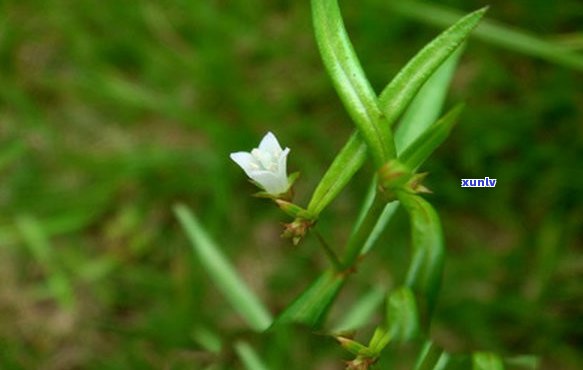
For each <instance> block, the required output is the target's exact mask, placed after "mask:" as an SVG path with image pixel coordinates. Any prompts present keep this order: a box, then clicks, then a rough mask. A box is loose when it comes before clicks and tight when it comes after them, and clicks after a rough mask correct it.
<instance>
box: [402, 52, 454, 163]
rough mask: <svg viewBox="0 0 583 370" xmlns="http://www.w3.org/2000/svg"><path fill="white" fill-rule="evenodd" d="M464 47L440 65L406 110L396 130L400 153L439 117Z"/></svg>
mask: <svg viewBox="0 0 583 370" xmlns="http://www.w3.org/2000/svg"><path fill="white" fill-rule="evenodd" d="M462 51H463V46H460V47H458V48H457V50H456V51H455V52H454V53H453V54H451V55H450V56H449V57H448V58H447V59H446V60H445V62H443V64H442V65H441V66H439V68H437V70H436V71H435V72H434V73H433V75H432V76H431V77H430V78H429V79H428V80H427V82H425V84H424V85H423V87H421V89H420V90H419V92H418V93H417V95H416V96H415V98H414V99H413V100H412V101H411V104H410V105H409V107H407V110H406V111H405V113H403V118H402V119H401V120H400V122H399V126H398V127H397V129H396V131H395V146H396V148H397V154H398V155H400V154H401V153H402V152H403V151H404V150H405V149H406V148H407V147H408V146H409V145H410V144H411V143H413V142H414V141H415V140H416V139H417V138H418V137H419V136H420V135H421V134H423V133H424V132H425V130H427V129H428V128H429V127H430V126H431V125H432V124H433V123H435V121H437V119H438V118H439V115H440V113H441V111H442V107H443V103H444V101H445V97H446V95H447V91H448V90H449V87H450V84H451V81H452V79H453V76H454V74H455V70H456V67H457V65H458V63H459V60H460V57H461V55H462Z"/></svg>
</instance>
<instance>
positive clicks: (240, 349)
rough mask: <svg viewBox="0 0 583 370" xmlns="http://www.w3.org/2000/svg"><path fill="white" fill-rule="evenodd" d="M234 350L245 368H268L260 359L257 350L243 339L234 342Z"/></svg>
mask: <svg viewBox="0 0 583 370" xmlns="http://www.w3.org/2000/svg"><path fill="white" fill-rule="evenodd" d="M235 351H236V352H237V355H238V356H239V358H240V359H241V362H242V363H243V366H244V367H245V369H247V370H268V367H267V366H266V365H265V363H264V362H263V361H262V360H261V358H260V357H259V355H257V352H255V350H254V349H253V347H251V346H250V345H249V343H247V342H245V341H237V342H236V343H235Z"/></svg>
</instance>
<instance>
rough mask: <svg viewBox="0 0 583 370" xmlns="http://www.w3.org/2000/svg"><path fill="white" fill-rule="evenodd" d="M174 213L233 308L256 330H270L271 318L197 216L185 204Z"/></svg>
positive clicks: (178, 206) (176, 208)
mask: <svg viewBox="0 0 583 370" xmlns="http://www.w3.org/2000/svg"><path fill="white" fill-rule="evenodd" d="M174 212H175V214H176V217H177V218H178V220H179V221H180V223H181V225H182V227H183V228H184V231H186V234H187V236H188V238H189V239H190V241H191V243H192V246H193V248H194V252H195V253H196V255H197V256H198V258H199V259H200V261H201V263H202V266H203V267H204V268H205V270H206V271H207V273H208V274H209V276H210V278H211V279H212V280H213V282H214V283H215V284H216V286H217V288H218V289H219V290H220V291H221V292H222V293H223V295H224V296H225V298H226V299H227V300H228V301H229V303H230V304H231V306H232V307H233V308H234V309H235V310H236V311H237V312H239V314H240V315H241V316H242V317H243V318H244V319H245V321H247V323H248V324H249V326H250V327H251V328H253V329H254V330H257V331H262V330H265V329H267V328H268V327H269V326H270V325H271V323H272V318H271V315H270V314H269V312H268V311H267V309H266V308H265V306H263V304H262V303H261V301H260V300H259V298H257V296H255V294H253V292H252V291H251V290H250V289H249V287H248V286H247V284H245V282H244V280H243V279H242V278H241V277H240V276H239V275H238V274H237V272H236V271H235V269H234V268H233V266H231V264H230V263H229V262H228V260H227V258H226V257H225V256H224V255H223V254H222V252H221V251H220V249H219V248H218V247H217V245H216V244H215V243H214V242H213V241H212V240H211V238H210V236H209V235H208V234H207V233H206V231H205V230H204V229H203V227H202V226H201V225H200V223H199V222H198V220H197V219H196V218H195V216H194V215H193V214H192V213H191V212H190V210H189V209H188V208H187V207H186V206H184V205H177V206H176V207H175V208H174Z"/></svg>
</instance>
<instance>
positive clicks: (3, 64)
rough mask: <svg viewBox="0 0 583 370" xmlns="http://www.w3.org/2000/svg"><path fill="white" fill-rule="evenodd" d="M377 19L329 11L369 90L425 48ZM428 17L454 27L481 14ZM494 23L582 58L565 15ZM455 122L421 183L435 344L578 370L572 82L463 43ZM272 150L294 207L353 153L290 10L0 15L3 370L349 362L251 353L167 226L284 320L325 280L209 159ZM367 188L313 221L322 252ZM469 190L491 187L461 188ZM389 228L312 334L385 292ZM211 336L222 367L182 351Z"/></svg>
mask: <svg viewBox="0 0 583 370" xmlns="http://www.w3.org/2000/svg"><path fill="white" fill-rule="evenodd" d="M388 3H390V2H388V1H381V0H367V1H342V2H341V6H342V11H343V14H344V15H345V18H346V24H347V28H348V30H349V33H350V34H351V38H352V40H353V43H354V44H355V48H356V50H357V52H358V54H359V55H360V57H361V62H362V64H363V66H364V69H365V70H366V72H367V74H368V76H369V78H370V79H371V82H372V84H373V85H374V87H375V89H377V91H380V90H381V89H382V88H383V86H384V85H385V84H386V83H387V82H388V81H389V80H390V79H391V78H392V76H394V74H395V73H396V72H397V71H398V70H399V69H400V68H401V67H402V66H403V65H404V64H405V63H406V62H407V60H408V59H409V58H411V57H412V56H413V55H414V54H415V52H416V51H417V50H418V49H420V48H421V47H422V46H423V45H424V44H425V43H427V42H428V41H430V40H431V39H432V38H433V37H435V36H436V35H437V34H438V32H439V31H440V28H439V27H435V26H433V25H429V24H426V23H424V22H420V21H419V20H416V19H413V18H412V17H410V16H406V15H404V14H403V13H402V12H398V11H395V9H393V7H392V6H390V4H388ZM439 4H440V5H442V6H445V7H448V8H452V9H457V10H459V11H462V12H469V11H471V10H475V9H477V8H478V7H481V6H484V5H486V2H485V1H478V0H472V1H467V0H466V1H461V0H448V1H441V2H439ZM489 4H490V5H491V8H490V11H489V13H488V19H494V20H498V21H500V22H502V23H505V24H508V25H512V26H513V27H517V28H520V29H523V30H527V31H529V32H531V33H533V34H536V35H539V36H540V37H541V38H543V39H545V40H550V41H553V42H555V43H562V44H563V45H565V47H569V48H573V49H576V48H583V34H582V33H581V32H582V28H581V26H582V25H583V3H582V2H581V1H578V0H561V1H555V2H550V1H543V0H513V1H490V2H489ZM582 58H583V57H582ZM459 101H465V102H466V103H467V107H466V110H465V112H464V114H463V116H462V118H461V120H460V122H459V124H458V126H457V127H456V128H455V129H454V131H453V133H452V135H451V137H450V138H449V139H448V140H447V142H446V143H445V145H443V146H442V147H441V148H440V149H439V150H438V151H437V153H436V154H435V155H434V156H433V157H431V158H430V160H429V161H428V162H427V163H426V164H425V165H424V170H426V171H429V172H430V175H429V177H428V181H427V184H428V186H429V187H430V188H431V189H432V190H433V192H434V193H433V194H431V195H429V196H427V199H429V200H430V201H431V202H432V203H433V204H434V205H435V207H436V209H437V210H438V212H439V214H440V216H441V218H442V222H443V226H444V232H445V237H446V242H447V243H446V246H447V250H448V256H447V262H446V270H445V277H444V283H443V288H442V295H441V297H440V302H439V308H438V312H437V315H436V319H435V325H434V330H433V337H434V339H435V340H436V341H437V342H438V343H439V344H440V345H441V346H443V347H445V348H446V349H447V350H448V351H451V352H454V353H457V352H464V351H472V350H486V351H496V352H499V353H501V354H503V355H517V354H539V355H540V356H541V358H542V359H543V362H542V368H543V369H566V370H571V369H573V370H574V369H581V368H583V350H582V348H583V347H582V344H581V343H583V284H582V283H581V282H582V281H583V280H582V279H583V233H582V230H583V207H582V204H583V69H579V70H576V69H575V68H573V67H569V66H565V65H558V64H553V63H550V62H548V61H545V60H541V59H537V58H533V57H530V56H527V55H524V54H522V53H518V52H516V51H514V50H509V49H504V48H499V47H497V46H496V45H494V44H492V43H485V42H483V41H481V40H479V39H475V38H474V39H471V40H470V42H469V43H468V45H467V48H466V51H465V53H464V55H463V57H462V59H461V62H460V66H459V68H458V70H457V73H456V75H455V78H454V81H453V84H452V88H451V91H450V94H449V96H448V99H447V102H446V108H449V107H451V106H452V105H453V103H455V102H459ZM268 130H271V131H273V132H274V133H275V134H276V135H277V137H278V138H279V140H280V142H281V143H282V145H283V146H288V147H290V148H291V150H292V151H291V155H290V157H289V162H288V166H289V168H290V170H292V171H301V178H300V179H299V181H298V183H297V186H296V194H297V195H296V201H297V203H298V204H304V205H305V204H307V200H308V199H309V196H310V195H311V191H312V190H313V189H314V187H315V185H316V184H317V183H318V181H319V179H320V177H321V176H322V174H323V173H324V171H325V170H326V168H327V166H328V165H329V163H330V162H331V160H332V159H333V158H334V155H335V153H336V152H337V151H338V150H339V149H340V148H341V147H342V145H343V143H344V142H345V140H346V139H347V138H348V136H349V135H350V132H351V131H352V124H351V122H350V120H349V118H348V116H347V114H346V113H345V112H344V109H343V107H342V105H341V104H340V102H339V100H338V98H337V96H336V94H335V92H334V90H333V88H332V86H331V83H330V81H329V79H328V77H327V76H326V74H325V72H324V69H323V67H322V65H321V62H320V59H319V55H318V52H317V48H316V45H315V42H314V39H313V35H312V28H311V19H310V10H309V2H308V1H260V0H245V1H243V0H231V1H220V0H216V1H212V0H208V1H200V0H174V1H170V0H160V1H132V2H118V1H112V0H87V1H71V0H42V1H41V0H26V1H15V0H8V1H3V2H2V3H1V4H0V171H1V172H0V176H1V180H0V210H1V212H0V368H2V369H142V368H143V369H203V368H205V367H206V366H209V365H211V364H213V363H217V362H219V363H221V364H222V365H221V366H223V367H219V368H227V369H233V368H234V369H241V368H242V367H241V364H240V363H239V362H238V360H237V358H236V356H234V354H233V352H232V350H231V349H229V348H230V346H229V343H231V342H232V341H235V340H237V338H246V340H248V341H249V342H250V343H251V344H252V345H253V346H254V347H255V348H256V349H257V351H258V352H259V353H261V354H262V356H264V358H265V360H266V362H267V363H268V364H269V366H270V367H271V368H272V369H295V368H297V369H308V368H309V369H340V368H342V363H341V359H348V358H349V356H347V354H346V353H344V352H343V351H342V350H341V349H340V348H338V346H337V345H336V344H335V343H334V342H333V340H331V339H329V338H327V337H324V336H317V335H313V334H312V333H310V332H309V331H305V330H298V331H297V332H294V333H286V334H279V335H276V336H275V337H273V336H270V335H268V336H262V335H258V334H253V333H250V332H249V331H247V329H246V327H245V324H244V322H243V321H242V320H241V319H240V318H239V317H238V316H237V315H236V314H235V313H234V311H233V310H232V309H231V308H230V307H229V305H228V304H227V302H226V301H225V300H224V299H223V297H222V296H221V295H220V294H219V293H218V292H217V291H216V288H215V287H214V286H213V284H212V282H211V280H210V279H209V278H208V276H206V274H205V272H204V271H203V269H202V267H201V265H200V262H199V261H197V260H196V259H195V258H194V256H193V254H192V250H191V247H190V245H189V243H188V241H187V239H186V237H185V235H184V233H183V231H182V230H181V228H180V227H179V225H178V223H177V221H176V219H175V217H174V215H173V213H172V206H173V205H174V204H176V203H177V202H183V203H185V204H187V205H188V206H190V207H191V208H192V209H193V210H194V212H195V213H196V214H197V215H198V216H199V218H200V219H201V221H202V223H203V224H204V226H205V227H207V229H208V231H209V233H210V234H211V235H212V236H213V237H214V238H215V239H216V241H217V242H218V243H219V244H220V246H221V247H222V248H223V251H224V252H225V253H226V254H227V255H228V257H229V259H230V260H231V261H233V263H234V264H235V265H236V267H237V269H238V271H240V273H241V274H242V275H243V276H244V277H245V279H246V281H247V282H248V283H249V285H250V286H251V287H252V289H253V290H254V291H255V292H256V293H257V294H258V295H259V296H260V297H261V298H262V299H263V301H264V302H265V303H266V304H267V305H268V307H269V309H270V310H271V311H272V312H273V313H277V312H279V311H281V309H282V308H283V307H285V305H287V304H288V303H289V302H290V301H291V300H292V299H293V298H294V297H295V296H296V295H297V294H298V293H299V292H301V291H302V289H304V288H305V287H306V285H307V284H308V283H309V282H310V281H311V280H312V279H313V278H314V277H315V276H317V274H318V272H319V271H321V270H322V269H323V268H325V267H326V266H327V264H326V261H325V259H324V258H323V256H322V255H321V253H320V251H319V249H318V246H317V244H316V242H315V241H314V240H312V239H311V238H308V240H307V241H306V242H305V243H303V244H301V245H300V246H299V247H297V248H294V247H292V246H291V245H290V243H289V242H288V241H287V240H282V239H281V238H280V237H279V234H280V232H281V225H280V223H281V222H286V221H288V220H287V219H286V217H285V216H284V215H282V214H281V212H280V211H279V210H277V209H276V208H275V207H273V205H272V204H270V203H269V202H267V201H264V200H261V199H256V198H252V197H251V196H250V194H252V193H253V192H255V191H256V189H254V187H253V186H252V185H251V184H249V183H248V182H247V180H246V178H245V176H244V174H243V172H242V171H241V170H240V169H239V168H237V167H236V166H235V164H234V163H232V162H231V161H230V160H229V158H228V154H229V153H230V152H233V151H239V150H249V149H251V148H253V147H254V146H256V145H257V143H258V142H259V140H260V138H261V137H262V136H263V135H264V133H265V132H266V131H268ZM372 170H373V169H372V168H370V166H369V167H365V168H364V169H363V170H361V171H360V172H359V173H358V174H357V175H356V177H355V178H354V180H353V181H352V182H351V184H350V185H349V186H348V187H347V188H346V189H345V191H343V193H342V194H341V196H340V197H339V198H338V199H336V201H335V202H334V203H333V204H332V205H331V206H330V207H329V208H328V209H327V210H326V211H325V212H324V213H323V214H322V219H321V222H320V225H321V230H322V232H323V233H324V234H325V235H326V237H327V238H329V240H330V242H331V244H332V245H333V246H334V247H335V248H337V249H340V248H341V246H342V243H343V241H345V239H346V237H347V230H350V227H351V225H352V223H353V222H354V220H355V217H356V212H357V210H358V208H359V205H360V202H361V199H362V197H363V195H364V193H365V190H366V186H367V185H368V182H369V179H370V176H371V175H372V173H373V171H372ZM485 176H488V177H490V178H496V179H497V181H498V182H497V185H496V187H495V188H490V189H461V188H460V179H461V178H483V177H485ZM405 216H406V215H405V214H404V212H402V211H399V213H398V214H397V217H396V218H395V219H394V220H393V222H392V223H391V225H390V227H389V228H388V230H387V231H386V232H385V234H384V235H383V237H382V240H381V243H380V244H379V246H378V247H377V248H376V249H375V250H374V255H375V256H374V257H372V258H369V259H367V260H365V261H364V262H363V267H362V268H361V269H360V270H359V273H358V274H355V275H354V277H353V278H352V279H351V281H350V282H349V284H348V285H347V286H346V288H345V289H344V290H343V292H342V294H341V296H340V298H339V300H338V302H337V303H336V305H335V306H334V309H333V310H332V313H331V322H333V321H334V319H335V318H336V317H338V315H340V314H341V313H342V311H343V307H347V306H348V305H350V303H351V302H352V301H354V300H355V299H356V298H357V297H359V296H360V295H361V294H363V293H365V292H367V291H369V290H370V289H372V288H374V287H382V288H384V289H389V288H391V287H393V286H395V285H396V284H398V283H399V282H400V281H401V279H402V275H403V268H404V267H403V266H405V265H406V263H407V261H408V233H409V231H408V223H407V219H406V217H405ZM381 316H382V309H379V313H378V317H377V318H375V320H373V322H371V328H372V327H373V326H372V324H375V323H378V322H379V321H380V320H381ZM366 330H369V331H368V332H367V331H366ZM206 331H209V332H214V333H217V334H218V335H219V336H220V337H221V338H222V340H223V342H224V343H225V344H226V345H225V347H224V348H225V349H224V350H223V351H222V352H221V353H219V354H209V353H207V352H205V351H203V350H202V349H201V346H200V344H199V342H198V341H197V338H200V335H201V333H204V332H206ZM364 333H365V335H364V337H366V336H367V335H369V333H370V328H368V329H367V328H365V329H364ZM395 366H399V365H395Z"/></svg>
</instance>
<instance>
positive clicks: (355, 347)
mask: <svg viewBox="0 0 583 370" xmlns="http://www.w3.org/2000/svg"><path fill="white" fill-rule="evenodd" d="M336 340H338V342H340V345H341V346H342V348H344V349H345V350H347V351H348V352H350V353H352V354H353V355H356V356H365V357H372V356H374V353H373V352H372V351H371V350H370V349H369V348H368V347H367V346H365V345H362V344H361V343H358V342H357V341H355V340H352V339H349V338H344V337H337V338H336Z"/></svg>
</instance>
